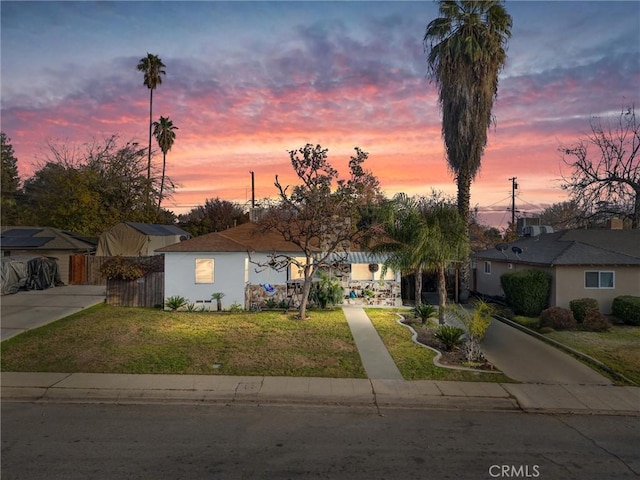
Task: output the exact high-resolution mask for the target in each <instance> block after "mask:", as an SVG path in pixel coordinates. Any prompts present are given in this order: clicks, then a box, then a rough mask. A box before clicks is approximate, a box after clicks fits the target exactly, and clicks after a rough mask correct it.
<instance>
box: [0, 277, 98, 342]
mask: <svg viewBox="0 0 640 480" xmlns="http://www.w3.org/2000/svg"><path fill="white" fill-rule="evenodd" d="M105 297H106V287H105V286H100V285H65V286H62V287H53V288H48V289H46V290H28V291H21V292H18V293H15V294H13V295H2V297H0V314H1V319H0V323H1V326H2V333H1V337H0V338H1V340H6V339H7V338H11V337H14V336H16V335H18V334H20V333H22V332H24V331H26V330H31V329H33V328H38V327H41V326H43V325H46V324H48V323H51V322H54V321H56V320H60V319H61V318H64V317H66V316H68V315H71V314H73V313H76V312H79V311H80V310H83V309H85V308H87V307H91V306H93V305H97V304H99V303H102V302H104V301H105Z"/></svg>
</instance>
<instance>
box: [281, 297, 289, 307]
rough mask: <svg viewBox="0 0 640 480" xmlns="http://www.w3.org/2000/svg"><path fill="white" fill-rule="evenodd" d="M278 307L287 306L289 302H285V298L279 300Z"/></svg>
mask: <svg viewBox="0 0 640 480" xmlns="http://www.w3.org/2000/svg"><path fill="white" fill-rule="evenodd" d="M278 307H280V308H285V309H286V308H289V302H287V301H286V300H284V299H283V300H280V303H279V304H278Z"/></svg>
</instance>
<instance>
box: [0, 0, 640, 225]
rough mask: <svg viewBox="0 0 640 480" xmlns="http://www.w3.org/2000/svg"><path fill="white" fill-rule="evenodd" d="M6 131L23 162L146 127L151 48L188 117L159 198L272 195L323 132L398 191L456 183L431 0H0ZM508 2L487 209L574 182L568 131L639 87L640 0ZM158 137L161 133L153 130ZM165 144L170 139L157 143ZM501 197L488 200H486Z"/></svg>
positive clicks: (167, 90)
mask: <svg viewBox="0 0 640 480" xmlns="http://www.w3.org/2000/svg"><path fill="white" fill-rule="evenodd" d="M0 8H1V27H2V30H1V45H2V46H1V49H2V50H1V54H2V57H1V67H2V72H1V81H2V90H1V94H2V100H1V109H2V112H1V113H2V118H1V120H2V124H1V128H2V131H3V132H5V133H6V134H7V135H8V137H9V138H10V139H11V143H12V145H13V147H14V150H15V153H16V157H17V158H18V160H19V163H18V166H19V170H20V175H21V176H22V178H23V179H24V178H27V177H29V176H30V175H31V174H32V173H33V171H34V168H35V165H36V164H37V162H38V161H40V162H41V161H42V160H44V159H46V156H47V153H48V150H47V148H46V145H47V142H70V143H76V144H78V145H81V144H83V143H85V142H90V141H91V140H92V139H94V138H95V139H102V138H104V137H106V136H110V135H112V134H119V136H120V139H121V141H122V143H126V142H127V141H138V142H140V143H141V144H143V145H146V143H147V141H148V137H147V135H148V115H149V111H148V108H149V90H148V89H147V87H145V86H144V85H143V75H142V73H141V72H138V71H137V70H136V65H137V63H138V61H139V60H140V59H141V58H142V57H145V56H146V54H147V52H149V53H153V54H157V55H158V56H159V57H160V58H161V59H162V61H163V62H164V64H165V65H166V72H167V75H166V76H165V77H164V78H163V82H162V85H160V86H159V87H158V89H157V90H155V91H154V107H153V111H154V117H155V119H158V117H159V116H160V115H163V116H169V117H170V118H171V120H172V121H173V123H174V124H175V125H176V126H177V127H179V130H178V131H177V132H176V133H177V138H176V142H175V144H174V147H173V149H172V150H171V151H170V152H169V154H168V156H167V162H168V165H167V174H168V175H169V176H170V177H172V178H173V179H174V180H175V181H176V182H177V183H178V184H179V188H178V190H177V192H176V194H175V196H174V198H173V199H171V200H169V201H167V202H166V204H165V206H166V207H167V208H169V209H171V210H173V211H174V212H175V213H185V212H186V211H188V210H189V209H190V208H192V207H194V206H196V205H201V204H203V203H204V201H205V199H207V198H216V197H219V198H220V199H223V200H230V201H238V202H241V203H245V202H247V201H250V199H251V190H250V188H251V176H250V173H249V171H251V170H252V171H254V172H255V185H256V198H258V199H259V198H263V197H268V196H273V195H274V194H275V192H276V191H275V187H274V186H273V181H274V176H275V175H276V174H278V175H279V176H280V178H281V181H283V182H284V183H285V184H286V183H294V182H295V179H294V178H293V170H292V168H291V165H290V162H289V157H288V153H287V151H288V150H293V149H297V148H300V147H302V146H304V145H305V144H306V143H311V144H318V143H319V144H321V145H322V146H323V147H326V148H328V149H329V159H330V161H331V163H332V164H333V165H334V166H335V167H336V168H338V169H339V170H340V171H341V172H345V170H346V167H347V162H348V159H349V156H350V155H351V154H352V153H353V152H354V150H353V148H354V147H356V146H358V147H360V148H362V149H363V150H364V151H366V152H368V153H369V160H368V161H367V163H366V165H365V166H366V167H367V168H368V169H369V170H371V171H372V172H373V173H374V174H375V175H377V176H378V178H379V179H380V181H381V184H382V188H383V190H384V191H385V193H386V194H387V195H389V196H391V195H393V194H395V193H397V192H405V193H408V194H418V193H419V194H428V193H429V192H430V191H431V189H432V188H435V189H437V190H441V191H443V192H445V193H449V194H455V192H456V188H455V184H454V181H453V177H452V175H451V173H450V172H449V171H448V170H447V166H446V160H445V154H444V147H443V141H442V137H441V133H440V131H441V130H440V129H441V117H440V111H439V107H438V102H437V94H436V89H435V85H434V84H432V83H430V82H429V79H428V77H427V66H426V60H425V51H424V47H423V43H422V39H423V36H424V32H425V27H426V25H427V24H428V23H429V21H431V20H433V19H434V18H436V17H437V15H438V12H437V5H436V4H435V3H433V2H430V1H426V2H422V1H421V2H417V1H415V2H395V1H394V2H372V1H360V2H244V1H236V2H10V1H2V3H1V5H0ZM506 8H507V10H508V11H509V13H510V14H511V15H512V17H513V30H512V37H511V39H510V42H509V47H508V52H507V54H508V59H507V65H506V67H505V69H504V70H503V72H502V73H501V75H500V84H499V90H498V99H497V101H496V103H495V105H494V115H495V128H493V129H492V130H491V132H490V134H489V143H488V145H487V148H486V151H485V155H484V157H483V160H482V168H481V171H480V174H479V176H478V177H477V179H476V181H475V182H474V184H473V186H472V198H471V204H472V205H474V206H476V205H477V206H478V207H479V210H480V211H481V212H483V217H482V218H483V219H484V221H485V222H486V223H490V224H492V225H495V226H498V227H501V228H504V227H506V226H507V222H508V221H509V220H510V214H509V213H508V212H507V207H508V206H509V204H510V194H511V182H510V181H509V178H511V177H517V182H518V184H519V189H518V197H517V198H516V206H517V208H518V209H520V210H522V211H523V214H525V213H526V214H529V215H531V214H533V213H535V212H536V211H540V210H541V209H542V208H544V207H546V206H548V205H549V204H552V203H554V202H559V201H563V200H566V199H567V197H566V196H565V193H564V192H563V191H562V190H561V189H560V177H561V174H562V172H564V173H568V170H567V169H566V167H564V168H562V170H561V164H562V161H561V157H560V154H559V153H558V147H559V146H560V144H570V143H574V142H575V141H577V140H578V139H579V138H583V137H584V136H585V135H586V134H587V133H589V129H590V127H589V124H590V119H591V118H592V117H593V116H616V115H619V113H620V112H621V110H622V108H623V106H625V105H629V104H632V103H633V104H635V105H636V106H637V105H640V101H639V99H640V3H639V2H636V1H625V2H615V1H603V2H586V1H583V2H578V1H573V2H568V1H566V2H562V1H554V2H539V1H507V2H506ZM154 146H155V140H154ZM155 161H156V162H161V161H162V155H161V154H159V155H157V156H156V157H155ZM492 210H493V211H495V212H494V213H493V214H489V212H490V211H492Z"/></svg>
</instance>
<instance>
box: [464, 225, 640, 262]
mask: <svg viewBox="0 0 640 480" xmlns="http://www.w3.org/2000/svg"><path fill="white" fill-rule="evenodd" d="M512 247H518V248H520V250H521V253H516V252H514V250H513V248H512ZM472 257H473V258H475V259H478V260H496V261H498V260H500V261H509V262H513V263H526V264H531V265H546V266H555V265H640V230H565V231H561V232H555V233H548V234H543V235H539V236H537V237H529V238H524V239H520V240H517V241H514V242H512V243H510V244H509V245H508V248H507V249H506V250H504V251H503V252H501V251H499V250H497V249H495V248H494V249H489V250H484V251H482V252H478V253H476V254H474V255H472Z"/></svg>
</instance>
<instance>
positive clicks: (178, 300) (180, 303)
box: [164, 295, 189, 312]
mask: <svg viewBox="0 0 640 480" xmlns="http://www.w3.org/2000/svg"><path fill="white" fill-rule="evenodd" d="M188 303H189V301H188V300H187V299H186V298H184V297H181V296H179V295H174V296H173V297H169V298H167V299H166V300H165V301H164V306H165V308H168V309H169V310H171V311H174V312H175V311H176V310H178V309H179V308H182V307H184V306H185V305H187V304H188Z"/></svg>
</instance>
